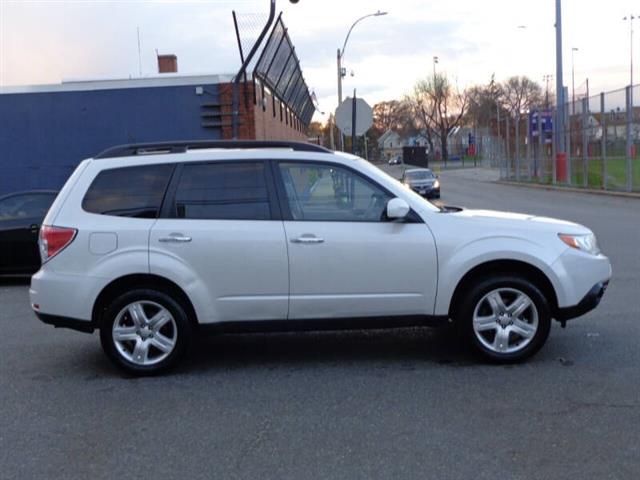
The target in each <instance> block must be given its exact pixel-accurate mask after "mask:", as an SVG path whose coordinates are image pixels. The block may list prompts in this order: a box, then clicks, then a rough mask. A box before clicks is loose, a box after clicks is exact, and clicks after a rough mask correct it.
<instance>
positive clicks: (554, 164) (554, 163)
mask: <svg viewBox="0 0 640 480" xmlns="http://www.w3.org/2000/svg"><path fill="white" fill-rule="evenodd" d="M551 121H552V122H553V125H552V126H553V128H552V129H551V183H553V184H554V185H555V184H556V183H558V158H557V155H558V147H557V145H556V142H557V136H558V109H557V108H556V109H555V110H553V113H552V115H551Z"/></svg>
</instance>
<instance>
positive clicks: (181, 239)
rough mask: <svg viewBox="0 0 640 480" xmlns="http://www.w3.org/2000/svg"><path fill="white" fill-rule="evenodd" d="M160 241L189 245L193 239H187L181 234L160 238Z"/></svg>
mask: <svg viewBox="0 0 640 480" xmlns="http://www.w3.org/2000/svg"><path fill="white" fill-rule="evenodd" d="M158 241H159V242H160V243H188V242H190V241H191V237H187V236H186V235H182V234H180V233H172V234H171V235H169V236H168V237H160V238H159V239H158Z"/></svg>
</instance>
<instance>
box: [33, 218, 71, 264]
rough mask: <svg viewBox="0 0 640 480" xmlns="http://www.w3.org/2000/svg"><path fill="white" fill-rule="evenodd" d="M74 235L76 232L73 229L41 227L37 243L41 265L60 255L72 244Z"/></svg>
mask: <svg viewBox="0 0 640 480" xmlns="http://www.w3.org/2000/svg"><path fill="white" fill-rule="evenodd" d="M76 233H78V230H76V229H75V228H66V227H52V226H49V225H43V226H42V228H40V241H39V242H38V243H39V246H40V257H41V258H42V263H44V262H46V261H47V260H49V259H50V258H51V257H53V256H54V255H57V254H58V253H60V252H61V251H62V250H63V249H64V248H65V247H66V246H67V245H69V244H70V243H71V242H73V239H74V238H75V237H76Z"/></svg>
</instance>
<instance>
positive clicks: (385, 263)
mask: <svg viewBox="0 0 640 480" xmlns="http://www.w3.org/2000/svg"><path fill="white" fill-rule="evenodd" d="M285 230H286V233H287V239H288V240H289V244H288V245H289V268H290V278H291V290H290V292H291V293H290V302H289V318H291V319H303V318H310V319H311V318H331V317H360V316H387V315H429V314H432V313H433V306H434V301H435V294H436V278H437V264H436V252H435V246H434V242H433V238H432V236H431V234H430V233H429V231H428V229H427V227H426V226H425V225H424V224H417V223H414V224H410V223H406V224H405V223H392V222H385V223H357V222H353V223H348V222H293V221H287V222H285ZM303 236H306V237H311V236H314V237H316V238H317V239H321V240H323V241H322V242H321V243H296V242H294V240H296V239H298V238H300V237H303Z"/></svg>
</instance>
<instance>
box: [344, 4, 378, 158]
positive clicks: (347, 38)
mask: <svg viewBox="0 0 640 480" xmlns="http://www.w3.org/2000/svg"><path fill="white" fill-rule="evenodd" d="M387 13H388V12H381V11H380V10H378V11H377V12H376V13H370V14H369V15H365V16H363V17H360V18H359V19H357V20H356V21H355V22H353V25H351V28H350V29H349V32H348V33H347V36H346V37H345V39H344V43H343V44H342V49H340V48H339V49H338V53H337V56H336V59H337V65H338V106H340V104H341V103H342V79H343V78H344V77H345V76H346V72H345V70H344V69H343V67H342V59H343V58H344V50H345V48H347V42H348V41H349V37H350V36H351V31H352V30H353V27H355V26H356V25H357V24H358V23H360V22H361V21H362V20H364V19H365V18H369V17H381V16H383V15H387ZM340 150H343V151H344V136H343V135H342V134H340Z"/></svg>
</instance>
